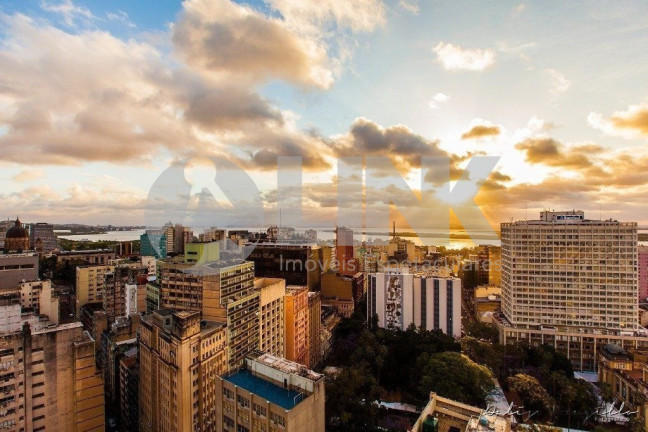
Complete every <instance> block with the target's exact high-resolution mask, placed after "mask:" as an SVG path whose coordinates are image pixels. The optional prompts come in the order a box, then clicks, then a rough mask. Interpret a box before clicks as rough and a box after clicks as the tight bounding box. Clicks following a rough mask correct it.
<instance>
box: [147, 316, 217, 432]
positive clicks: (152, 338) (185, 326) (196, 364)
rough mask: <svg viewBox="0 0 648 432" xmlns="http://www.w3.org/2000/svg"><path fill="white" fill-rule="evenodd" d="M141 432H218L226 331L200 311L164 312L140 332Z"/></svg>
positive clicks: (150, 319) (149, 321)
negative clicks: (218, 409)
mask: <svg viewBox="0 0 648 432" xmlns="http://www.w3.org/2000/svg"><path fill="white" fill-rule="evenodd" d="M139 349H140V372H139V430H140V431H141V432H147V431H150V432H153V431H154V432H175V431H205V432H209V431H216V430H219V429H218V427H217V426H218V424H219V423H220V422H221V420H220V419H218V418H217V406H216V405H217V404H216V401H217V398H218V395H219V392H220V389H218V388H217V386H218V378H217V377H218V376H219V375H222V374H224V373H225V372H226V371H227V365H228V361H227V332H226V329H225V327H224V326H223V325H222V324H217V323H213V322H209V321H204V320H202V321H201V319H200V313H198V312H175V311H173V310H169V309H165V310H159V311H155V312H153V314H152V315H148V316H146V317H144V318H143V319H142V322H141V327H140V346H139Z"/></svg>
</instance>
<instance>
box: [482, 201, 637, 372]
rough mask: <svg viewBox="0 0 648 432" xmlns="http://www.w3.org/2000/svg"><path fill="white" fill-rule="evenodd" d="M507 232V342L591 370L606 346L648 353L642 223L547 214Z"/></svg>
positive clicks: (503, 328) (503, 332)
mask: <svg viewBox="0 0 648 432" xmlns="http://www.w3.org/2000/svg"><path fill="white" fill-rule="evenodd" d="M501 231H502V315H501V316H499V317H498V319H497V320H496V321H495V324H496V326H497V327H498V329H499V331H500V342H501V343H512V342H516V341H520V340H523V341H526V342H528V343H531V344H548V345H551V346H553V347H554V348H555V349H556V350H557V351H559V352H561V353H563V354H565V355H566V356H567V357H568V358H569V359H570V360H571V361H572V364H573V365H574V368H575V369H576V370H588V371H594V370H596V367H597V358H596V353H597V350H598V349H599V348H600V347H601V346H603V345H606V344H610V343H612V344H616V345H619V346H621V347H623V348H624V349H634V348H646V347H648V337H646V330H645V329H643V328H640V327H639V325H638V320H639V318H638V316H639V312H638V311H639V305H638V298H639V282H638V281H639V279H638V272H637V224H636V223H634V222H618V221H615V220H610V219H609V220H589V219H586V218H585V214H584V213H583V212H582V211H564V212H549V211H544V212H542V213H541V214H540V219H539V220H526V221H517V222H509V223H503V224H502V228H501Z"/></svg>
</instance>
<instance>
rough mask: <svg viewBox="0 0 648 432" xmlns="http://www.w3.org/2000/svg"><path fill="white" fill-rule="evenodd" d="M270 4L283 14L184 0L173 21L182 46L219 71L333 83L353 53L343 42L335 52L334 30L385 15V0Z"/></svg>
mask: <svg viewBox="0 0 648 432" xmlns="http://www.w3.org/2000/svg"><path fill="white" fill-rule="evenodd" d="M269 5H270V6H271V7H272V8H273V9H274V10H276V11H277V12H278V13H279V15H280V16H275V15H274V14H264V13H262V12H260V11H258V10H255V9H253V8H251V7H249V6H245V5H240V4H237V3H235V2H233V1H230V0H188V1H186V2H184V3H183V12H182V14H181V17H180V19H179V20H178V22H177V23H175V24H174V25H173V35H172V40H173V43H174V46H175V49H176V52H177V53H178V54H179V55H180V56H181V57H182V58H183V59H184V60H185V61H187V62H188V63H189V64H190V65H192V66H194V67H197V68H200V69H202V70H203V71H206V72H209V73H212V74H214V75H215V76H218V77H222V76H223V75H228V76H230V77H231V78H232V79H241V78H242V77H245V78H247V79H252V80H254V81H264V80H267V79H281V80H285V81H288V82H291V83H295V84H298V85H303V86H313V87H320V88H328V87H330V86H331V85H332V84H333V82H334V80H335V77H336V75H337V74H338V73H339V67H340V65H341V63H342V62H343V61H344V59H345V57H346V56H348V55H349V54H348V49H347V48H346V47H339V46H338V48H339V49H338V50H337V51H338V52H339V58H334V57H333V56H332V55H331V52H332V51H333V49H332V48H333V47H332V45H335V40H333V39H332V36H331V35H332V34H336V33H337V32H339V31H343V30H344V29H350V31H352V32H359V31H372V30H373V29H374V28H375V27H376V26H378V25H381V24H382V23H384V19H385V17H384V7H383V5H382V2H380V1H379V0H361V1H354V2H337V1H333V0H320V1H312V0H299V1H294V0H272V1H270V2H269ZM329 30H330V32H329Z"/></svg>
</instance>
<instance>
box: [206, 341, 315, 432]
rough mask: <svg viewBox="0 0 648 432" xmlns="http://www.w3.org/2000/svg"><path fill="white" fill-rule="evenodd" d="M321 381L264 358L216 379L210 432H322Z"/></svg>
mask: <svg viewBox="0 0 648 432" xmlns="http://www.w3.org/2000/svg"><path fill="white" fill-rule="evenodd" d="M324 396H325V394H324V376H323V375H320V374H318V373H315V372H313V371H311V370H308V368H306V367H304V366H302V365H300V364H298V363H294V362H291V361H288V360H285V359H282V358H278V357H275V356H272V355H270V354H263V353H253V354H251V355H249V356H248V357H247V358H246V359H245V364H244V367H242V368H240V369H239V370H237V371H233V372H232V373H230V374H227V375H225V376H223V377H218V378H216V410H217V415H216V419H217V422H216V430H217V431H219V432H220V431H232V432H233V431H267V432H284V431H285V432H303V431H308V432H324V424H325V413H324Z"/></svg>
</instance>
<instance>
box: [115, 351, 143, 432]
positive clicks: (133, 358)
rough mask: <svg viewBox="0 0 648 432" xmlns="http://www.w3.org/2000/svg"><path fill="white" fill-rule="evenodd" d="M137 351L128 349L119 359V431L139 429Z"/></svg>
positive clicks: (133, 431)
mask: <svg viewBox="0 0 648 432" xmlns="http://www.w3.org/2000/svg"><path fill="white" fill-rule="evenodd" d="M138 360H139V351H138V347H134V348H131V349H129V350H128V351H126V352H125V353H124V355H123V356H122V357H121V359H120V360H119V395H120V396H119V414H120V415H119V417H120V418H119V420H120V422H119V426H120V431H121V432H137V431H138V430H139V361H138Z"/></svg>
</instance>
